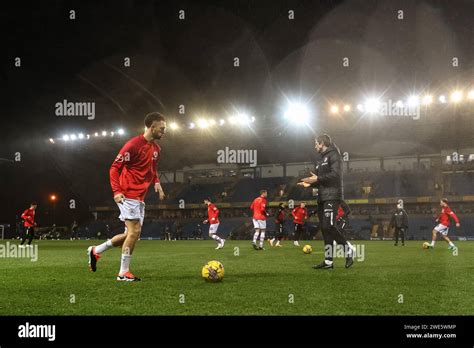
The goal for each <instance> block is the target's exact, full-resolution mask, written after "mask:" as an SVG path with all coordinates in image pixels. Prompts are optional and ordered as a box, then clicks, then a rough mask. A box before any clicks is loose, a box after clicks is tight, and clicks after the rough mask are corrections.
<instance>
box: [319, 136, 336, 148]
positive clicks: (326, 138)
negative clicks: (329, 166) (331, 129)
mask: <svg viewBox="0 0 474 348" xmlns="http://www.w3.org/2000/svg"><path fill="white" fill-rule="evenodd" d="M316 141H317V142H318V143H320V144H324V145H326V146H328V147H329V146H330V145H331V144H332V140H331V137H330V136H329V135H328V134H322V135H320V136H318V137H317V138H316Z"/></svg>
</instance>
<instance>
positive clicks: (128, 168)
mask: <svg viewBox="0 0 474 348" xmlns="http://www.w3.org/2000/svg"><path fill="white" fill-rule="evenodd" d="M160 152H161V147H160V146H159V145H158V144H156V143H155V142H154V141H147V140H146V139H145V137H144V136H143V135H139V136H136V137H134V138H132V139H130V140H129V141H127V143H126V144H125V145H124V146H123V147H122V149H121V150H120V152H119V153H118V155H117V157H116V158H115V161H114V163H112V166H111V167H110V186H111V187H112V191H113V193H114V196H116V195H117V194H119V193H122V194H123V195H124V196H125V198H130V199H136V200H139V201H143V200H144V199H145V195H146V193H147V191H148V188H149V187H150V184H152V183H153V184H156V183H159V182H160V179H159V178H158V175H157V170H156V165H157V164H158V161H159V159H160Z"/></svg>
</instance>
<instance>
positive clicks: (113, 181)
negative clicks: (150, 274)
mask: <svg viewBox="0 0 474 348" xmlns="http://www.w3.org/2000/svg"><path fill="white" fill-rule="evenodd" d="M145 126H146V130H145V133H144V134H143V135H139V136H136V137H134V138H132V139H130V140H129V141H128V142H127V143H126V144H125V145H124V146H123V147H122V149H121V150H120V152H119V154H118V155H117V157H116V158H115V161H114V162H113V164H112V166H111V167H110V185H111V187H112V191H113V194H114V200H115V202H116V203H117V205H118V207H119V210H120V216H119V219H120V220H121V221H124V222H125V232H124V233H122V234H118V235H116V236H114V237H113V238H112V239H110V240H108V241H107V242H104V243H102V244H100V245H98V246H91V247H89V248H88V249H87V253H88V255H89V265H90V269H91V270H92V271H93V272H95V271H96V268H97V266H96V264H97V260H98V259H99V258H100V254H101V253H103V252H104V251H106V250H107V249H109V248H111V247H118V246H122V257H121V264H120V271H119V274H118V276H117V280H119V281H139V280H140V278H137V277H135V276H134V275H133V274H132V273H131V272H130V261H131V259H132V253H133V250H134V248H135V244H136V242H137V240H138V238H139V237H140V233H141V227H142V224H143V219H144V217H145V203H144V202H143V200H144V199H145V195H146V193H147V191H148V188H149V186H150V184H152V183H153V184H154V185H155V192H158V194H159V198H160V200H163V199H164V198H165V194H164V192H163V189H162V188H161V184H160V180H159V179H158V175H157V172H156V165H157V163H158V160H159V159H160V152H161V148H160V146H159V145H158V144H157V143H156V142H155V140H158V139H161V137H162V136H163V135H164V134H165V131H166V121H165V118H164V117H163V116H162V115H161V114H159V113H158V112H153V113H151V114H148V115H147V116H146V117H145Z"/></svg>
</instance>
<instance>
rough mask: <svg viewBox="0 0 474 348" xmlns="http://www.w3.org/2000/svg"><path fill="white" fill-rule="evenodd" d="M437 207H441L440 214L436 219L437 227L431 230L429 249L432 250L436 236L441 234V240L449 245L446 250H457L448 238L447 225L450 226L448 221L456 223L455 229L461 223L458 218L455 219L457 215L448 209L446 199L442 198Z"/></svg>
mask: <svg viewBox="0 0 474 348" xmlns="http://www.w3.org/2000/svg"><path fill="white" fill-rule="evenodd" d="M439 205H440V206H441V214H439V216H438V218H437V219H436V222H437V223H438V225H436V227H435V228H434V229H433V232H432V235H433V236H432V240H431V244H430V248H434V246H435V242H436V236H437V234H438V233H439V234H441V236H442V237H443V239H444V240H445V241H446V242H447V243H448V245H449V246H448V249H449V250H453V251H454V250H456V249H457V247H456V246H455V245H454V243H453V242H451V240H450V239H449V238H448V232H449V225H450V224H451V221H450V219H453V220H454V222H455V223H456V227H461V223H460V222H459V218H458V217H457V215H456V214H455V213H454V211H452V210H451V208H450V207H449V205H448V200H447V199H446V198H443V199H442V200H441V201H440V202H439Z"/></svg>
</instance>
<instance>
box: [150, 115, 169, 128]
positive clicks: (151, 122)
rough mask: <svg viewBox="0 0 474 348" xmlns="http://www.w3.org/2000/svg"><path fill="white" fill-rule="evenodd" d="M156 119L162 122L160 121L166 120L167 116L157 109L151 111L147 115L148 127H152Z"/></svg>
mask: <svg viewBox="0 0 474 348" xmlns="http://www.w3.org/2000/svg"><path fill="white" fill-rule="evenodd" d="M155 121H158V122H160V121H166V120H165V117H164V116H163V115H162V114H160V113H159V112H157V111H155V112H152V113H149V114H148V115H146V116H145V126H146V127H147V128H150V127H151V125H152V124H153V122H155Z"/></svg>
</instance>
